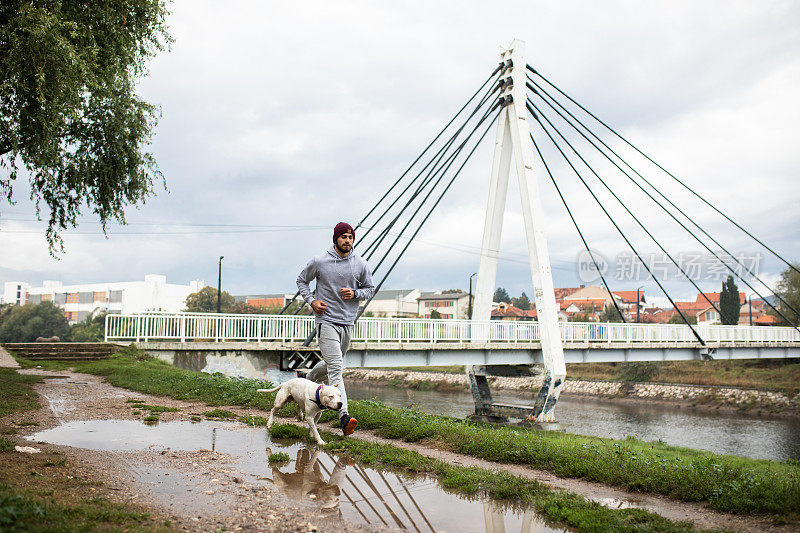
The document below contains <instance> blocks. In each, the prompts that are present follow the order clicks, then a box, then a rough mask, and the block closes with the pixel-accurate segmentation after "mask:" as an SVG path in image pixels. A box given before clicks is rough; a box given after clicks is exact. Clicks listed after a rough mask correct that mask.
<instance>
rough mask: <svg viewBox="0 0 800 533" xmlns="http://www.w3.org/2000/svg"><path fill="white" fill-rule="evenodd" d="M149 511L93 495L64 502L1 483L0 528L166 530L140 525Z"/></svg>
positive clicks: (57, 530)
mask: <svg viewBox="0 0 800 533" xmlns="http://www.w3.org/2000/svg"><path fill="white" fill-rule="evenodd" d="M148 518H149V515H148V514H146V513H141V512H137V511H132V510H130V509H129V508H128V507H127V506H125V505H122V504H117V503H112V502H109V501H106V500H102V499H100V498H94V499H91V500H89V501H87V502H84V503H81V504H76V505H61V504H58V503H56V502H55V501H53V500H52V499H51V498H43V497H41V496H39V495H36V494H34V493H31V492H26V493H23V492H17V491H15V490H14V489H11V488H10V487H8V486H6V485H0V531H9V532H12V531H13V532H16V531H19V532H23V531H24V532H45V531H47V532H68V531H108V530H114V531H122V530H125V531H166V529H162V528H160V527H157V528H153V527H148V526H143V525H140V523H141V522H142V521H145V520H147V519H148Z"/></svg>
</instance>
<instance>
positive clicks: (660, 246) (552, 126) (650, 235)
mask: <svg viewBox="0 0 800 533" xmlns="http://www.w3.org/2000/svg"><path fill="white" fill-rule="evenodd" d="M527 102H528V103H529V104H530V105H532V106H533V108H534V109H535V110H536V111H538V112H539V115H540V116H541V117H542V118H544V119H545V120H546V121H547V123H548V124H549V125H550V128H552V129H553V131H555V132H556V133H557V134H558V135H559V137H561V139H562V140H563V141H564V143H566V145H567V146H569V148H570V149H571V150H572V151H573V152H574V153H575V155H577V156H578V159H580V160H581V162H583V164H584V165H585V166H586V168H588V169H589V171H590V172H591V173H592V174H594V176H595V177H596V178H597V179H598V180H599V181H600V183H602V184H603V186H604V187H605V188H606V189H607V190H608V192H609V193H611V195H612V196H613V197H614V198H615V199H616V200H617V202H619V204H620V205H621V206H622V207H623V209H625V211H626V212H627V213H628V214H629V215H630V216H631V217H632V218H633V220H635V221H636V223H637V224H638V225H639V227H640V228H642V230H643V231H644V232H645V233H646V234H647V236H648V237H650V239H652V241H653V242H654V243H656V245H657V246H658V247H659V248H660V249H661V251H662V252H664V254H666V256H667V257H669V259H670V261H672V263H673V264H674V265H675V266H676V267H677V268H678V270H680V271H681V273H682V274H683V275H684V276H685V277H686V278H687V279H688V280H689V282H690V283H691V284H692V285H693V286H694V287H695V288H696V289H697V291H698V292H699V293H700V294H702V295H703V297H704V298H705V299H706V301H707V302H708V303H709V304H710V305H711V307H713V308H714V309H715V310H716V311H717V312H718V313H720V316H722V312H721V311H720V310H719V308H718V307H717V306H716V305H714V303H713V302H712V301H711V299H709V298H708V296H706V294H705V293H704V292H703V291H701V290H700V288H699V287H698V286H697V284H696V283H695V282H694V280H693V279H691V278H690V277H689V276H687V275H686V272H685V271H684V270H683V268H681V267H680V265H678V262H677V261H675V259H674V258H673V257H672V255H670V253H669V252H667V250H666V249H665V248H664V247H663V246H662V245H661V243H660V242H658V240H657V239H656V238H655V237H654V236H653V234H652V233H650V231H649V230H648V229H647V228H646V227H645V226H644V224H642V222H641V221H640V220H639V219H638V217H636V215H634V214H633V212H631V210H630V209H628V206H627V205H625V203H624V202H623V201H622V199H620V197H619V196H617V194H616V193H615V192H614V191H613V190H611V187H609V186H608V184H607V183H606V182H605V180H603V178H601V177H600V175H599V174H598V173H597V172H595V170H594V169H593V168H592V167H591V166H590V165H589V163H588V162H587V161H586V160H585V159H584V158H583V156H581V155H580V154H579V153H578V151H577V150H575V148H574V147H573V146H572V144H571V143H570V142H569V141H568V140H567V139H566V137H564V135H563V134H562V133H561V132H560V131H559V130H558V128H556V127H555V125H553V123H552V122H551V121H550V119H548V118H547V116H545V115H544V114H542V112H541V110H540V109H539V108H538V107H537V106H536V104H534V103H533V102H532V101H531V100H530V99H528V101H527ZM529 111H532V110H531V109H529ZM534 116H535V117H536V120H537V121H538V122H539V124H540V125H542V127H543V128H544V125H543V124H541V121H540V120H539V117H538V116H536V114H535V113H534ZM548 135H549V133H548ZM559 151H560V148H559ZM581 181H583V183H584V185H586V186H587V187H588V185H587V184H586V182H585V181H584V180H583V178H581ZM590 192H591V190H590ZM592 196H593V197H594V198H595V200H597V197H596V196H595V195H594V193H592ZM598 202H599V200H598ZM601 207H602V206H601ZM603 211H604V212H606V211H605V208H603ZM623 238H624V236H623ZM626 241H627V238H626ZM634 253H636V252H635V250H634ZM637 257H638V253H637ZM639 260H640V261H641V257H639ZM645 268H647V271H648V272H650V274H651V275H653V274H652V272H651V271H650V268H649V267H647V266H646V265H645ZM653 279H654V280H655V281H656V283H658V285H659V287H662V285H661V283H660V282H658V280H657V279H656V278H655V276H653ZM662 290H663V287H662ZM664 294H665V295H666V296H667V298H669V300H670V302H671V303H672V305H673V306H674V307H675V308H676V309H677V306H676V305H675V303H674V301H673V300H672V298H671V297H670V296H669V295H668V294H666V291H665V292H664ZM678 312H679V313H680V314H681V316H682V317H683V313H681V312H680V311H678ZM684 321H685V322H686V323H687V324H688V321H686V320H685V317H684ZM693 329H694V328H693ZM701 342H702V341H701Z"/></svg>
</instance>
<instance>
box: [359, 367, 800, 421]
mask: <svg viewBox="0 0 800 533" xmlns="http://www.w3.org/2000/svg"><path fill="white" fill-rule="evenodd" d="M345 376H347V377H348V379H351V380H355V381H362V382H372V383H384V384H387V385H390V386H393V387H402V388H409V389H416V390H438V391H454V390H469V380H468V379H467V376H466V375H465V374H463V373H455V372H453V371H448V372H428V371H424V372H423V371H419V370H414V371H410V370H381V369H366V368H356V369H348V370H346V371H345ZM489 383H490V386H491V387H492V389H496V390H512V391H525V392H531V393H534V392H536V391H538V390H539V388H540V387H541V386H542V376H541V375H539V376H530V377H491V378H489ZM561 394H562V395H565V396H570V395H574V396H584V397H596V398H604V399H614V400H628V401H646V402H669V403H672V404H677V405H680V406H683V407H692V408H697V409H710V410H726V411H746V412H750V413H754V414H770V415H777V416H788V417H798V418H800V394H796V393H795V394H793V393H791V392H786V391H781V390H764V389H753V388H742V387H730V386H709V385H693V384H685V383H653V382H636V381H627V380H625V381H622V380H615V381H609V380H596V379H591V380H590V379H576V378H572V377H569V375H568V377H567V380H566V381H565V382H564V386H563V388H562V391H561Z"/></svg>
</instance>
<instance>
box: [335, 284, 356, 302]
mask: <svg viewBox="0 0 800 533" xmlns="http://www.w3.org/2000/svg"><path fill="white" fill-rule="evenodd" d="M339 292H340V293H341V295H342V299H344V300H352V299H353V298H355V297H356V291H354V290H353V289H346V288H344V287H342V288H341V289H339Z"/></svg>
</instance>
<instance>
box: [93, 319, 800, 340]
mask: <svg viewBox="0 0 800 533" xmlns="http://www.w3.org/2000/svg"><path fill="white" fill-rule="evenodd" d="M559 326H560V328H561V339H562V340H563V341H564V343H565V344H566V345H569V344H571V343H586V342H592V343H678V344H694V343H696V342H697V340H696V339H695V337H694V335H693V334H692V331H691V330H690V329H689V327H688V326H686V325H677V324H630V323H628V324H620V323H612V324H605V323H594V322H589V323H586V322H562V323H559ZM695 327H696V329H697V332H698V333H699V334H700V336H701V337H702V338H703V340H705V341H706V342H710V343H717V342H739V343H753V344H761V343H800V332H798V331H797V330H795V329H794V328H782V327H757V326H695ZM313 328H314V318H313V317H310V316H281V315H226V314H211V313H177V314H166V313H142V314H129V315H121V314H113V315H108V316H106V330H105V338H106V340H107V341H116V340H126V341H138V342H141V341H145V342H146V341H179V342H187V341H211V342H222V341H239V342H299V341H303V340H305V339H306V338H307V337H308V335H309V334H310V333H311V331H312V330H313ZM353 341H355V342H365V341H366V342H425V343H434V342H449V343H472V342H507V343H531V342H539V324H538V323H537V322H521V321H494V320H493V321H491V322H477V321H471V320H433V319H423V318H363V317H362V318H361V319H359V321H358V323H357V324H356V327H355V331H354V332H353Z"/></svg>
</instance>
